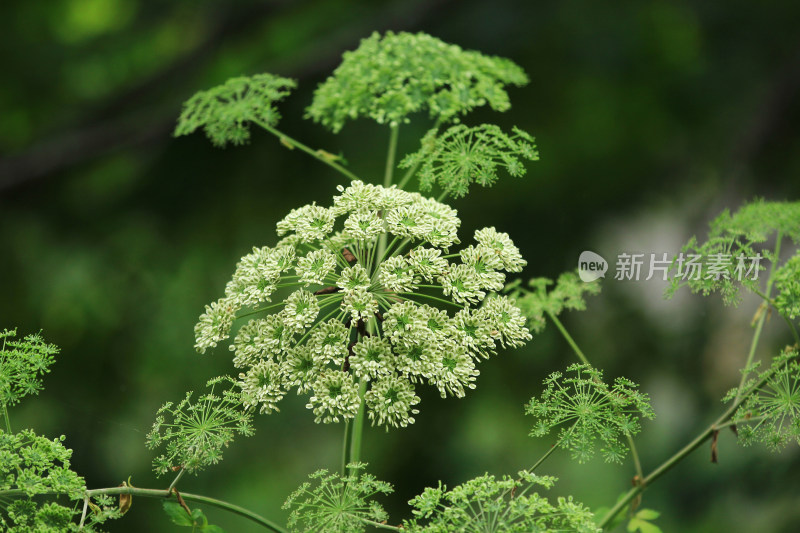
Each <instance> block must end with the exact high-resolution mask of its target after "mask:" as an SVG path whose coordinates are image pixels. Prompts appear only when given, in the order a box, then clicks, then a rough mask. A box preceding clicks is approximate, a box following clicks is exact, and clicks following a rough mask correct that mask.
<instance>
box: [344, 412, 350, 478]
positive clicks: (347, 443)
mask: <svg viewBox="0 0 800 533" xmlns="http://www.w3.org/2000/svg"><path fill="white" fill-rule="evenodd" d="M349 459H350V421H349V420H345V421H344V442H342V476H346V475H347V465H348V464H349V463H350V460H349Z"/></svg>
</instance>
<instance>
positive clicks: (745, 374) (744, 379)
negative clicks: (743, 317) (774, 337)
mask: <svg viewBox="0 0 800 533" xmlns="http://www.w3.org/2000/svg"><path fill="white" fill-rule="evenodd" d="M781 239H782V235H781V232H780V230H779V231H778V233H777V236H776V237H775V256H774V257H773V259H772V265H771V266H770V269H769V278H767V287H766V289H765V291H764V294H763V295H762V298H764V300H765V301H766V302H769V301H770V293H771V292H772V282H773V281H774V280H773V279H772V275H773V274H774V273H775V264H776V263H777V262H778V258H779V256H780V253H781ZM768 305H769V304H768V303H767V304H762V307H760V308H759V312H760V314H761V315H760V316H759V317H758V322H757V323H756V331H755V333H753V340H752V342H751V343H750V351H749V352H748V353H747V361H746V362H745V364H744V368H745V369H749V368H750V366H751V365H752V364H753V359H754V358H755V355H756V346H758V339H759V338H760V337H761V330H762V329H764V323H765V322H766V321H767V309H765V308H764V307H767V306H768ZM749 374H750V373H749V372H742V379H740V380H739V387H738V388H737V390H736V399H737V400H738V399H739V398H740V397H741V396H742V390H743V389H744V384H745V383H746V382H747V378H748V376H749Z"/></svg>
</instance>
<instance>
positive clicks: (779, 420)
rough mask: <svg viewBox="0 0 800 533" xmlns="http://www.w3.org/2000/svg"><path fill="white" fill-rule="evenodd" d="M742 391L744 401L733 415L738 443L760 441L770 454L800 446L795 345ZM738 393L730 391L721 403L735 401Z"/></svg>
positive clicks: (799, 393)
mask: <svg viewBox="0 0 800 533" xmlns="http://www.w3.org/2000/svg"><path fill="white" fill-rule="evenodd" d="M752 370H755V368H753V369H752ZM744 390H745V391H746V395H747V399H746V400H745V401H744V402H743V403H742V405H741V406H740V407H739V409H737V411H736V413H735V414H734V416H733V421H734V422H735V423H736V427H737V428H738V430H737V434H738V436H739V442H740V443H742V444H743V445H745V446H748V445H751V444H754V443H757V442H760V443H763V444H765V445H766V446H767V447H768V448H769V449H770V450H772V451H780V450H782V449H783V448H785V447H786V445H787V444H790V443H792V442H796V443H797V444H800V363H798V353H797V347H796V346H794V347H787V348H786V349H784V350H783V352H781V354H780V355H778V356H777V357H775V358H773V361H772V365H771V366H770V368H769V369H768V370H766V371H764V372H761V373H760V374H759V375H758V376H757V377H755V378H751V379H750V380H748V382H747V383H746V385H745V387H744ZM740 394H741V393H740V391H739V390H738V388H737V389H732V390H731V391H730V392H728V394H727V395H726V396H725V398H724V399H723V401H726V402H727V401H731V400H734V399H736V398H737V396H739V395H740ZM742 395H744V394H742Z"/></svg>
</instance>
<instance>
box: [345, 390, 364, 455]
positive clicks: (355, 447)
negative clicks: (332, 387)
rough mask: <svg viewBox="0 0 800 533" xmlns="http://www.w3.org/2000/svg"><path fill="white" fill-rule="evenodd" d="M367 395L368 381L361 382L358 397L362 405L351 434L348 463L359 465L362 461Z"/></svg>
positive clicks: (359, 407)
mask: <svg viewBox="0 0 800 533" xmlns="http://www.w3.org/2000/svg"><path fill="white" fill-rule="evenodd" d="M366 394H367V380H365V379H364V380H361V383H359V385H358V397H359V398H361V404H360V405H359V406H358V413H357V414H356V418H355V420H354V421H353V427H352V433H351V434H350V456H349V457H348V461H347V462H348V463H357V462H359V461H360V460H361V437H362V436H363V433H364V418H365V416H366V410H367V405H366V402H365V401H364V396H365V395H366Z"/></svg>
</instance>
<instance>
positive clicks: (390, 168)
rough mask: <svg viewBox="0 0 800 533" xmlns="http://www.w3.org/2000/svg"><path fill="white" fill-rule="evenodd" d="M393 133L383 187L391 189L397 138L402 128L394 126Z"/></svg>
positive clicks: (390, 137)
mask: <svg viewBox="0 0 800 533" xmlns="http://www.w3.org/2000/svg"><path fill="white" fill-rule="evenodd" d="M390 127H391V130H392V133H391V134H390V135H389V153H388V154H387V155H386V170H385V171H384V173H383V186H384V187H389V186H391V185H392V176H393V175H394V158H395V156H396V155H397V137H398V133H399V132H400V127H399V126H398V125H397V124H392V125H391V126H390Z"/></svg>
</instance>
